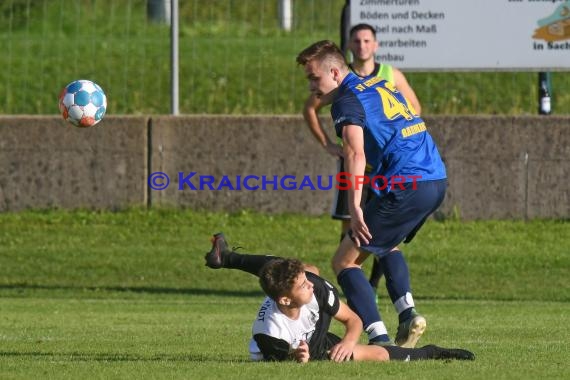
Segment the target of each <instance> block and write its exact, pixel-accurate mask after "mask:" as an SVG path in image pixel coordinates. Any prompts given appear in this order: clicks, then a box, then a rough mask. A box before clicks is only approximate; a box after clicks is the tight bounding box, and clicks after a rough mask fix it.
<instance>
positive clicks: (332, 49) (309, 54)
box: [297, 40, 346, 67]
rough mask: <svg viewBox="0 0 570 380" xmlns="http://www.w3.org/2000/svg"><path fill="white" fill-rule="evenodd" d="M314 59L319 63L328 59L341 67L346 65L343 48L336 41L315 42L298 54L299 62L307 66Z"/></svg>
mask: <svg viewBox="0 0 570 380" xmlns="http://www.w3.org/2000/svg"><path fill="white" fill-rule="evenodd" d="M313 61H317V62H319V63H323V62H325V61H328V62H330V63H331V64H336V65H338V66H339V67H346V62H345V60H344V55H343V53H342V50H340V48H339V47H338V46H337V45H336V44H335V43H334V42H332V41H329V40H323V41H319V42H315V43H314V44H312V45H311V46H309V47H307V48H306V49H304V50H303V51H302V52H300V53H299V55H297V63H298V64H299V65H302V66H306V65H307V64H308V63H309V62H313Z"/></svg>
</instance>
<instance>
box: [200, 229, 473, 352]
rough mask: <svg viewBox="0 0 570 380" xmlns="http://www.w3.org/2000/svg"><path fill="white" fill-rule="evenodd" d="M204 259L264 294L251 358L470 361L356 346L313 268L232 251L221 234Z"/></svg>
mask: <svg viewBox="0 0 570 380" xmlns="http://www.w3.org/2000/svg"><path fill="white" fill-rule="evenodd" d="M205 259H206V265H207V266H208V267H210V268H214V269H219V268H228V269H240V270H242V271H245V272H249V273H251V274H253V275H256V276H258V277H259V283H260V285H261V287H262V289H263V291H264V292H265V293H266V294H267V298H266V299H265V300H264V301H263V303H262V305H261V308H260V309H259V312H258V313H257V318H256V320H255V322H254V323H253V332H252V335H253V336H252V339H251V341H250V344H249V352H250V356H251V358H252V360H273V361H282V360H296V361H298V362H301V363H305V362H307V361H309V360H332V361H335V362H342V361H347V360H356V361H363V360H367V361H386V360H406V361H408V360H422V359H458V360H474V359H475V355H474V354H473V353H472V352H469V351H466V350H463V349H449V348H442V347H438V346H435V345H428V346H424V347H421V348H403V347H398V346H377V345H363V344H358V339H359V337H360V334H361V333H362V321H361V320H360V318H359V317H358V316H357V315H356V314H355V313H354V312H353V311H352V310H351V309H350V308H349V307H348V306H347V305H346V304H345V303H344V302H342V301H341V300H340V298H339V294H338V291H337V289H336V288H335V287H334V286H333V285H331V284H330V283H329V282H328V281H326V280H325V279H323V278H321V277H319V276H318V275H317V274H316V273H315V272H317V270H316V268H315V267H312V266H307V265H303V264H302V263H301V262H300V261H299V260H297V259H284V258H279V257H276V256H270V255H249V254H240V253H236V252H235V251H233V250H231V249H229V248H228V244H227V242H226V240H225V238H224V235H223V234H222V233H219V234H216V235H214V237H213V240H212V249H211V251H210V252H208V253H206V256H205ZM333 318H334V319H336V320H337V321H339V322H340V323H342V324H343V325H344V327H345V332H344V336H343V337H342V338H340V337H338V336H336V335H334V334H332V333H330V332H329V327H330V324H331V321H332V319H333Z"/></svg>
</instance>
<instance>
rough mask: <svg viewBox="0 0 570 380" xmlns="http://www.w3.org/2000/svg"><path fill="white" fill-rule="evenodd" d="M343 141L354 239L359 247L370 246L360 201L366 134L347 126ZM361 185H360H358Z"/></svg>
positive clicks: (343, 131)
mask: <svg viewBox="0 0 570 380" xmlns="http://www.w3.org/2000/svg"><path fill="white" fill-rule="evenodd" d="M342 141H343V149H344V168H345V171H346V172H347V173H346V174H347V175H348V179H349V180H350V181H351V182H352V185H351V186H349V189H348V207H349V210H350V227H351V229H352V238H353V240H354V242H355V244H356V246H357V247H359V246H360V245H361V244H368V241H369V240H370V239H371V238H372V235H371V234H370V231H369V230H368V227H367V226H366V223H365V222H364V216H363V212H362V208H361V206H360V201H361V199H362V184H363V183H364V182H362V181H364V179H365V176H364V170H365V168H366V156H365V154H364V132H363V130H362V128H361V127H359V126H358V125H350V124H349V125H345V126H344V127H343V128H342ZM358 183H360V184H358Z"/></svg>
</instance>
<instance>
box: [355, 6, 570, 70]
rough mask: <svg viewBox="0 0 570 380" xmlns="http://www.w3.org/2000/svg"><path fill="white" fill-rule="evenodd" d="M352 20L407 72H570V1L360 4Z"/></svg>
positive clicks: (382, 57) (381, 54)
mask: <svg viewBox="0 0 570 380" xmlns="http://www.w3.org/2000/svg"><path fill="white" fill-rule="evenodd" d="M350 21H351V25H356V24H359V23H366V24H370V25H372V26H374V27H375V28H376V32H377V38H378V42H379V44H380V47H379V49H378V51H377V53H376V59H377V60H378V61H381V62H385V63H389V64H393V65H395V66H397V67H399V68H403V69H407V70H417V71H421V70H443V69H445V70H473V71H475V70H541V71H542V70H568V69H570V0H352V1H351V6H350Z"/></svg>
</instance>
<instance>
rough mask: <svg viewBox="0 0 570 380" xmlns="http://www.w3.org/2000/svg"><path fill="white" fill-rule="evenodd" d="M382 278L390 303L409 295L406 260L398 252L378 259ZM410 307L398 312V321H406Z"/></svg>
mask: <svg viewBox="0 0 570 380" xmlns="http://www.w3.org/2000/svg"><path fill="white" fill-rule="evenodd" d="M380 262H381V264H382V268H383V269H384V276H385V277H386V289H387V290H388V294H389V295H390V299H391V300H392V303H395V302H396V301H397V300H398V299H400V298H401V297H404V296H406V294H407V293H411V288H410V272H409V271H408V264H406V259H404V255H403V254H402V252H400V251H392V252H390V253H388V254H387V255H386V256H384V257H382V258H381V259H380ZM412 310H413V309H412V307H410V308H408V309H405V310H403V311H402V312H400V314H399V316H398V319H399V321H400V323H401V322H403V321H405V320H407V319H408V318H409V317H410V316H411V313H412Z"/></svg>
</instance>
